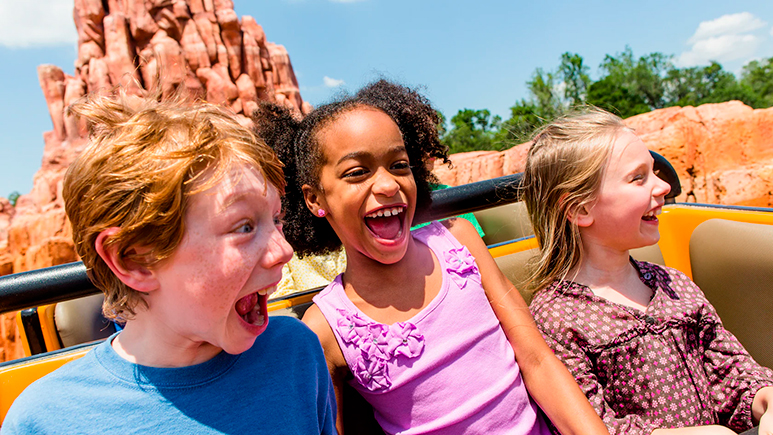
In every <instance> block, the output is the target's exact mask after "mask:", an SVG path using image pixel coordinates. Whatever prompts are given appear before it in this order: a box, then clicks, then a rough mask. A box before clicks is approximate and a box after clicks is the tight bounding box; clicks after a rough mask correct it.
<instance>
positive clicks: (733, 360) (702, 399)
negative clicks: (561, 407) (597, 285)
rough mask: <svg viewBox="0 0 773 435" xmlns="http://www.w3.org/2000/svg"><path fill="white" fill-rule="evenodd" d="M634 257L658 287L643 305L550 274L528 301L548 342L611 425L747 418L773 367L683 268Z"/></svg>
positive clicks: (632, 429) (741, 425)
mask: <svg viewBox="0 0 773 435" xmlns="http://www.w3.org/2000/svg"><path fill="white" fill-rule="evenodd" d="M631 262H632V264H633V265H634V267H636V268H637V270H638V271H639V277H640V278H641V280H642V282H643V283H644V284H646V285H647V286H649V287H650V288H651V289H652V290H653V292H654V295H653V297H652V300H651V301H650V303H649V305H648V306H647V309H646V311H644V312H642V311H639V310H637V309H634V308H630V307H626V306H623V305H620V304H617V303H614V302H610V301H607V300H606V299H603V298H600V297H598V296H596V295H594V294H593V292H592V291H591V290H590V289H589V288H588V287H586V286H584V285H582V284H578V283H575V282H571V281H563V282H559V281H555V282H553V283H552V284H551V285H549V286H548V287H547V288H545V289H544V290H542V291H540V292H539V293H538V294H537V295H536V296H535V297H534V300H533V301H532V303H531V306H530V308H531V311H532V313H533V315H534V318H535V320H536V322H537V326H538V327H539V328H540V331H542V335H543V336H544V337H545V340H546V341H547V343H548V345H549V346H550V347H551V348H553V351H554V352H555V353H556V355H557V356H558V357H559V358H560V359H561V360H562V361H563V362H564V364H566V366H567V367H568V368H569V371H570V372H571V373H572V374H573V375H574V377H575V379H577V382H578V384H579V385H580V388H582V390H583V392H585V394H586V396H587V397H588V400H590V403H591V404H592V405H593V407H594V408H596V412H598V414H599V415H600V416H601V417H602V419H603V420H604V422H605V423H606V425H607V427H608V428H609V431H610V433H611V434H618V433H620V434H623V433H626V434H649V433H651V432H652V431H653V430H654V429H657V428H672V427H686V426H698V425H706V424H722V425H726V426H728V427H730V428H731V429H733V430H736V431H742V430H746V429H749V428H751V427H752V416H751V405H752V401H753V399H754V395H755V394H756V393H757V391H758V390H759V389H760V388H762V387H765V386H773V371H772V370H770V369H769V368H766V367H762V366H760V365H759V364H757V362H756V361H754V359H752V357H751V356H750V355H749V354H748V353H747V352H746V350H745V349H744V348H743V346H742V345H741V343H740V342H739V341H738V339H736V338H735V336H734V335H733V334H731V333H730V332H729V331H727V330H726V329H725V328H724V327H723V326H722V322H721V321H720V319H719V316H717V313H716V311H715V310H714V307H712V306H711V304H710V303H709V301H708V300H706V297H705V296H704V295H703V292H701V290H700V289H699V288H698V286H697V285H695V283H694V282H692V281H691V280H690V279H689V278H688V277H687V276H685V275H684V274H683V273H681V272H679V271H678V270H676V269H671V268H666V267H661V266H658V265H655V264H651V263H645V262H637V261H635V260H633V259H632V260H631ZM739 297H743V295H739ZM767 338H768V339H769V337H767Z"/></svg>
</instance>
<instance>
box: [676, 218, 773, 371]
mask: <svg viewBox="0 0 773 435" xmlns="http://www.w3.org/2000/svg"><path fill="white" fill-rule="evenodd" d="M690 265H691V267H692V275H693V281H695V283H696V284H698V286H699V287H700V288H701V290H703V293H705V294H706V297H707V298H708V299H709V301H710V302H711V304H712V305H714V308H716V310H717V313H718V314H719V317H720V318H721V319H722V323H723V324H724V325H725V328H727V329H728V330H729V331H730V332H732V333H733V334H735V336H736V337H738V339H739V340H740V341H741V343H742V344H743V345H744V347H745V348H746V350H748V351H749V353H750V354H751V355H752V356H753V357H754V359H756V360H757V362H759V363H760V364H762V365H763V366H766V367H773V226H771V225H763V224H753V223H748V222H736V221H729V220H725V219H710V220H707V221H706V222H703V223H702V224H700V225H698V227H697V228H696V229H695V231H693V233H692V236H691V237H690Z"/></svg>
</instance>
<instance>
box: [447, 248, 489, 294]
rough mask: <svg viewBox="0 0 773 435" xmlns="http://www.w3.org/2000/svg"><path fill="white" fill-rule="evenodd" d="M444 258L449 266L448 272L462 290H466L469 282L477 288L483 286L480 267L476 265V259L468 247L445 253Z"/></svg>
mask: <svg viewBox="0 0 773 435" xmlns="http://www.w3.org/2000/svg"><path fill="white" fill-rule="evenodd" d="M444 257H445V260H446V264H447V265H448V266H447V267H446V272H448V274H449V275H450V276H451V279H452V280H454V283H456V285H458V286H459V288H460V289H462V290H464V289H465V288H466V287H467V285H468V284H469V283H470V282H469V280H471V281H472V283H473V284H475V285H477V286H480V285H481V279H480V272H478V265H477V264H475V258H474V257H473V256H472V253H470V251H469V250H468V249H467V247H466V246H462V247H461V248H454V249H449V250H448V251H446V252H445V254H444Z"/></svg>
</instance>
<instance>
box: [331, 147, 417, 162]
mask: <svg viewBox="0 0 773 435" xmlns="http://www.w3.org/2000/svg"><path fill="white" fill-rule="evenodd" d="M402 152H408V150H406V148H405V145H395V146H393V147H392V148H390V149H388V150H387V154H398V153H402ZM369 154H370V153H369V152H367V151H354V152H351V153H349V154H346V155H344V156H342V157H341V158H340V159H338V163H341V162H343V161H345V160H350V159H351V160H357V159H358V158H360V157H361V156H367V155H369Z"/></svg>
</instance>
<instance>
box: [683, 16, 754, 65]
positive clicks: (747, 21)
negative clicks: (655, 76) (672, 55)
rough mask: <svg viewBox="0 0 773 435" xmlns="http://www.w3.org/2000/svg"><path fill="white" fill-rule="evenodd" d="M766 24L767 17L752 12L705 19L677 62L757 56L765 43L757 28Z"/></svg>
mask: <svg viewBox="0 0 773 435" xmlns="http://www.w3.org/2000/svg"><path fill="white" fill-rule="evenodd" d="M765 26H766V23H765V22H764V21H762V20H760V19H759V18H757V17H755V16H754V15H752V14H750V13H748V12H741V13H738V14H731V15H723V16H721V17H719V18H717V19H715V20H711V21H704V22H702V23H700V24H699V25H698V29H697V30H696V31H695V34H694V35H693V36H692V37H691V38H690V39H689V40H688V41H687V43H688V44H690V45H691V47H690V49H689V50H687V51H684V52H682V54H680V55H679V56H678V57H677V58H676V61H675V63H676V64H677V66H680V67H691V66H697V65H705V64H707V63H709V62H710V61H712V60H714V61H717V62H727V61H733V60H739V59H740V60H743V61H746V60H748V59H750V58H752V57H754V55H755V53H756V52H757V49H758V48H759V46H760V44H761V43H762V39H761V38H760V37H759V36H757V35H754V34H753V32H754V31H755V30H758V29H760V28H762V27H765Z"/></svg>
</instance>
